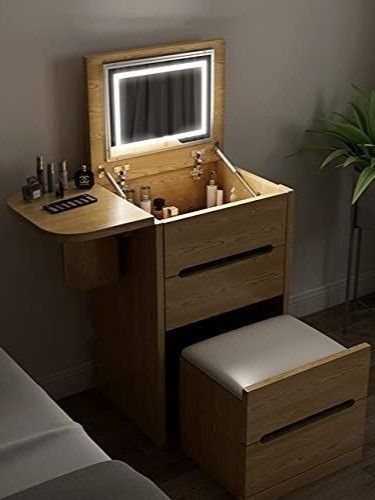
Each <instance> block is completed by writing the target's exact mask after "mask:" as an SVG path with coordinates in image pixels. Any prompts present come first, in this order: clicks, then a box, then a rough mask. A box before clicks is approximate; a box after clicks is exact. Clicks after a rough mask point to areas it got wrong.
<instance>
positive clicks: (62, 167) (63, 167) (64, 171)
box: [59, 160, 69, 191]
mask: <svg viewBox="0 0 375 500" xmlns="http://www.w3.org/2000/svg"><path fill="white" fill-rule="evenodd" d="M59 181H61V182H62V185H63V186H64V189H65V191H66V190H67V189H68V187H69V186H68V162H67V161H66V160H63V161H60V163H59Z"/></svg>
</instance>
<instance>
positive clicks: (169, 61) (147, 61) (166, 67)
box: [103, 49, 214, 161]
mask: <svg viewBox="0 0 375 500" xmlns="http://www.w3.org/2000/svg"><path fill="white" fill-rule="evenodd" d="M103 70H104V71H103V75H104V90H105V109H106V116H105V119H106V151H107V161H108V160H116V159H119V158H123V157H131V156H136V155H140V154H145V153H153V152H155V151H159V150H162V149H163V150H164V149H166V148H176V147H180V146H186V145H187V144H189V143H192V142H194V143H196V142H200V141H207V140H209V139H210V138H211V137H212V127H213V109H214V102H213V101H214V90H213V89H214V50H211V49H210V50H202V51H194V52H186V53H182V54H172V55H167V56H160V57H149V58H144V59H135V60H129V61H120V62H115V63H108V64H104V65H103Z"/></svg>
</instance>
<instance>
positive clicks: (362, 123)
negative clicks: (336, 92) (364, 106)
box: [349, 102, 367, 132]
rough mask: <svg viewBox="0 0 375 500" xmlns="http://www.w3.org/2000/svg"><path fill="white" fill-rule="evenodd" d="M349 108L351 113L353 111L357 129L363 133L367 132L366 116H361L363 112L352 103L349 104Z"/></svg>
mask: <svg viewBox="0 0 375 500" xmlns="http://www.w3.org/2000/svg"><path fill="white" fill-rule="evenodd" d="M349 106H350V107H351V108H352V111H353V114H354V117H355V119H356V121H357V125H358V127H360V129H361V130H362V131H363V132H366V131H367V121H366V116H365V115H364V114H363V112H362V111H361V110H360V109H359V107H358V106H357V105H356V104H355V103H354V102H350V103H349Z"/></svg>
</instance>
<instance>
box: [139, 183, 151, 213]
mask: <svg viewBox="0 0 375 500" xmlns="http://www.w3.org/2000/svg"><path fill="white" fill-rule="evenodd" d="M140 207H141V208H142V210H145V211H146V212H148V213H149V214H150V213H151V188H150V186H142V187H141V194H140Z"/></svg>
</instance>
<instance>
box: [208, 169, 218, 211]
mask: <svg viewBox="0 0 375 500" xmlns="http://www.w3.org/2000/svg"><path fill="white" fill-rule="evenodd" d="M216 201H217V183H216V180H215V172H211V179H210V180H209V183H208V184H207V186H206V206H207V208H212V207H215V206H216Z"/></svg>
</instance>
